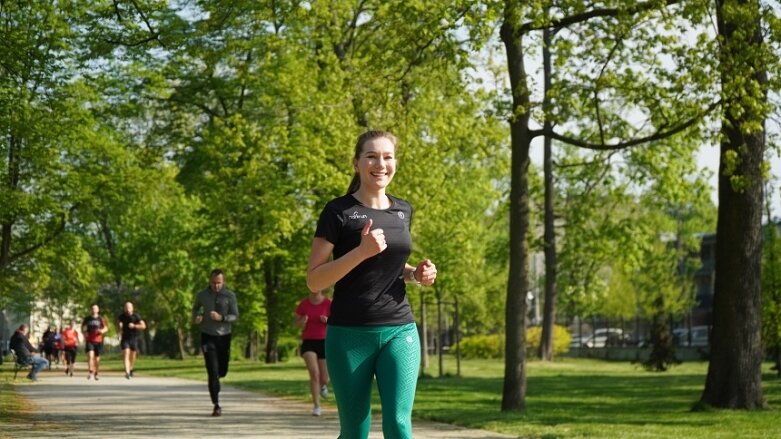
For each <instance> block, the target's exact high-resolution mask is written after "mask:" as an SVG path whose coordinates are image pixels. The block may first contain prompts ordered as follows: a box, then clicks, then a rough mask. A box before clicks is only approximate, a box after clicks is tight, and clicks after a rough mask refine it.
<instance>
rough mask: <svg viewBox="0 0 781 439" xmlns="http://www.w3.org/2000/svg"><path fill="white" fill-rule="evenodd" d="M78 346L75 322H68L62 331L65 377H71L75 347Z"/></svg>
mask: <svg viewBox="0 0 781 439" xmlns="http://www.w3.org/2000/svg"><path fill="white" fill-rule="evenodd" d="M78 344H79V333H78V332H77V331H76V322H74V321H73V320H71V321H70V323H69V324H68V326H66V327H65V329H63V330H62V347H63V351H64V352H65V375H68V376H73V364H74V363H75V362H76V346H77V345H78Z"/></svg>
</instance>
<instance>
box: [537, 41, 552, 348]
mask: <svg viewBox="0 0 781 439" xmlns="http://www.w3.org/2000/svg"><path fill="white" fill-rule="evenodd" d="M552 33H553V31H552V30H550V29H545V30H544V31H543V34H542V39H543V46H542V63H543V70H544V76H545V77H544V82H545V85H544V87H545V96H544V97H543V102H542V106H543V109H545V110H547V109H548V107H549V105H550V97H549V96H548V91H549V90H550V89H551V53H550V43H551V34H552ZM544 123H545V132H548V131H550V129H551V125H552V124H551V121H550V117H549V115H548V113H547V111H546V113H545V122H544ZM552 140H553V139H551V138H550V136H545V142H544V148H545V152H544V158H543V170H544V173H545V232H544V236H543V239H544V241H545V301H544V304H543V311H542V336H541V337H540V352H539V355H540V358H541V359H542V360H544V361H551V360H553V328H554V326H555V325H556V230H555V229H554V226H555V212H554V207H553V206H554V197H555V192H554V186H553V146H552V143H553V141H552Z"/></svg>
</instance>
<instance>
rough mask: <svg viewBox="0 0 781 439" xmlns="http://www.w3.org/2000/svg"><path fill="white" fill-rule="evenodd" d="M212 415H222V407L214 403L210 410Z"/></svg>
mask: <svg viewBox="0 0 781 439" xmlns="http://www.w3.org/2000/svg"><path fill="white" fill-rule="evenodd" d="M212 416H222V407H220V406H218V405H215V406H214V410H213V411H212Z"/></svg>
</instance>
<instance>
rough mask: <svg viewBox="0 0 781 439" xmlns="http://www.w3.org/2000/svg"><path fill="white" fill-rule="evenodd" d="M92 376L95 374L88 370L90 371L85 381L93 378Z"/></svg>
mask: <svg viewBox="0 0 781 439" xmlns="http://www.w3.org/2000/svg"><path fill="white" fill-rule="evenodd" d="M94 377H95V374H93V373H92V372H90V373H89V375H87V381H89V380H91V379H92V378H94Z"/></svg>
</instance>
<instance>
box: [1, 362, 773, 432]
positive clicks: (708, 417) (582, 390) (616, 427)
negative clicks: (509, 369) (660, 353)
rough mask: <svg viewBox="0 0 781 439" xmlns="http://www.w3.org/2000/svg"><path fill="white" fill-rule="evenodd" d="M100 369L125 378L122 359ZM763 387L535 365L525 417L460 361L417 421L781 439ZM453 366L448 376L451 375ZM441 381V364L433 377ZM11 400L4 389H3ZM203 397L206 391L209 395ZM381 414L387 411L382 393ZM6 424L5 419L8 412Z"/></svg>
mask: <svg viewBox="0 0 781 439" xmlns="http://www.w3.org/2000/svg"><path fill="white" fill-rule="evenodd" d="M202 361H203V360H202V359H201V358H200V357H193V358H189V359H187V360H184V361H178V360H169V359H161V358H152V357H141V358H140V359H139V362H138V364H137V366H138V368H137V369H138V371H139V373H141V374H150V375H159V376H177V377H182V378H191V379H197V380H205V378H206V371H205V370H204V366H203V362H202ZM101 366H102V369H115V370H120V369H121V362H120V361H119V359H118V358H116V357H111V356H109V357H108V358H106V359H104V362H103V363H102V365H101ZM763 367H764V369H763V370H764V372H765V373H764V376H763V388H764V394H765V398H766V399H767V401H768V403H769V405H770V408H769V409H767V410H760V411H753V412H744V411H729V410H712V411H707V412H692V411H691V410H690V409H691V407H692V406H693V405H694V403H695V402H696V401H697V400H698V399H699V397H700V394H701V393H702V389H703V386H704V382H705V374H706V372H707V363H701V362H692V363H684V364H682V365H680V366H677V367H674V368H672V369H671V370H670V371H669V372H665V373H651V372H646V371H644V370H643V369H642V368H640V367H638V366H637V365H632V364H629V363H621V362H605V361H600V360H587V359H569V358H568V359H562V360H558V361H556V362H553V363H543V362H538V361H532V362H529V363H528V382H527V383H528V385H527V395H526V410H525V411H523V412H513V413H503V412H501V410H500V404H501V393H502V376H503V369H504V364H503V362H502V361H501V360H471V361H464V362H462V377H460V378H459V377H454V376H446V377H445V378H422V379H421V380H420V381H419V384H418V392H417V395H416V398H415V410H414V416H415V418H417V419H430V420H436V421H441V422H447V423H451V424H457V425H462V426H466V427H474V428H483V429H489V430H494V431H500V432H504V433H510V434H513V435H516V436H518V437H522V438H543V439H554V438H600V439H601V438H604V439H613V438H631V439H642V438H676V439H677V438H692V439H700V438H701V439H706V438H707V439H711V438H725V439H726V438H730V439H733V438H775V437H781V380H780V379H778V378H776V376H775V373H771V371H770V370H769V367H770V364H765V365H764V366H763ZM454 371H455V364H454V362H453V359H452V358H447V359H446V360H445V373H446V374H448V373H449V374H452V373H454ZM427 373H429V374H432V373H433V374H436V373H437V363H436V360H435V359H433V358H432V363H431V366H430V367H429V369H428V370H427ZM307 379H308V378H307V373H306V369H305V367H304V364H303V362H302V361H301V360H300V359H293V360H291V361H290V362H286V363H280V364H274V365H265V364H262V363H257V362H249V361H241V360H233V361H232V362H231V366H230V373H229V374H228V377H227V378H226V379H225V381H224V382H225V383H226V384H230V385H233V386H236V387H240V388H244V389H248V390H252V391H258V392H262V393H266V394H271V395H277V396H282V397H285V398H293V399H298V400H302V401H306V400H308V399H309V390H308V385H307ZM2 390H3V391H2V393H1V394H2V395H5V394H6V393H7V392H5V391H4V390H5V388H3V389H2ZM204 392H205V390H204ZM374 396H375V398H374V399H375V402H374V408H375V409H376V410H379V402H378V400H377V394H376V391H375V394H374ZM0 415H2V412H0Z"/></svg>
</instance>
